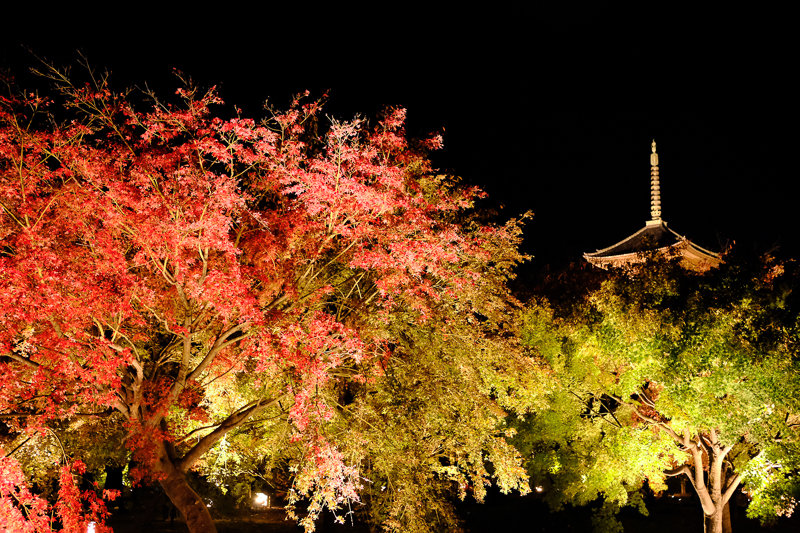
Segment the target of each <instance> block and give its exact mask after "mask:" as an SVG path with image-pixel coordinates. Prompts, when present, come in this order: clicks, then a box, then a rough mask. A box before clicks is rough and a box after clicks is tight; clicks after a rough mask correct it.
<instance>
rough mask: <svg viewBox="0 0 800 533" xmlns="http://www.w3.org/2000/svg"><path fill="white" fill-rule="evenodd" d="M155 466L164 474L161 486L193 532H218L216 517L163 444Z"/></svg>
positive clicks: (160, 481)
mask: <svg viewBox="0 0 800 533" xmlns="http://www.w3.org/2000/svg"><path fill="white" fill-rule="evenodd" d="M155 468H156V471H157V472H158V473H160V474H161V475H162V476H163V478H162V479H160V480H159V483H160V484H161V487H162V488H163V489H164V492H165V493H166V494H167V496H168V497H169V499H170V501H172V503H173V505H175V507H176V508H177V509H178V511H180V513H181V515H182V516H183V519H184V520H185V521H186V527H188V528H189V531H190V532H191V533H217V527H216V526H215V525H214V519H213V518H211V513H209V512H208V508H207V507H206V504H205V503H204V502H203V500H202V498H200V496H198V495H197V493H196V492H195V491H194V490H192V487H190V486H189V483H188V482H187V481H186V474H184V473H183V472H181V471H180V470H179V469H177V468H176V467H175V465H174V464H173V462H172V459H171V458H170V457H169V454H168V453H167V449H166V447H165V446H164V445H163V444H161V445H160V446H159V449H158V460H157V461H156V465H155Z"/></svg>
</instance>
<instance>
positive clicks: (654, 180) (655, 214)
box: [650, 139, 661, 222]
mask: <svg viewBox="0 0 800 533" xmlns="http://www.w3.org/2000/svg"><path fill="white" fill-rule="evenodd" d="M651 148H652V150H653V153H651V154H650V220H651V222H661V185H660V183H659V180H658V154H657V153H656V140H655V139H653V144H652V145H651Z"/></svg>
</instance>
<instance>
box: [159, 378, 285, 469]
mask: <svg viewBox="0 0 800 533" xmlns="http://www.w3.org/2000/svg"><path fill="white" fill-rule="evenodd" d="M284 396H286V394H282V395H280V396H278V397H276V398H273V399H271V400H257V401H255V402H250V403H249V404H247V405H245V406H244V407H242V408H240V409H238V410H237V411H235V412H233V413H231V414H230V415H229V416H228V418H226V419H225V420H223V421H222V422H221V423H220V424H219V426H218V427H217V429H215V430H214V431H212V432H211V433H209V434H208V435H205V436H204V437H201V438H200V440H199V441H198V442H197V444H195V445H194V446H193V447H192V448H191V449H190V450H189V451H188V452H186V454H185V455H184V456H183V458H182V459H180V460H178V461H176V464H175V466H176V468H177V469H178V470H180V471H181V472H187V471H188V470H189V468H191V467H192V465H194V463H196V462H197V460H198V459H200V458H201V457H202V456H203V455H204V454H205V453H206V452H207V451H208V450H210V449H211V448H212V447H213V446H214V445H215V444H216V443H217V442H218V441H219V440H220V439H222V437H224V436H225V435H226V434H227V433H228V432H230V431H231V430H233V429H236V428H237V427H239V426H241V425H242V424H243V423H244V422H245V421H246V420H247V419H249V418H250V417H252V416H254V415H255V414H257V413H259V412H260V411H263V410H265V409H267V408H268V407H271V406H273V405H276V404H277V403H278V402H279V400H281V399H282V398H283V397H284Z"/></svg>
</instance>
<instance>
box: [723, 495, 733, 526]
mask: <svg viewBox="0 0 800 533" xmlns="http://www.w3.org/2000/svg"><path fill="white" fill-rule="evenodd" d="M722 533H733V527H732V526H731V502H730V501H727V502H725V507H723V509H722Z"/></svg>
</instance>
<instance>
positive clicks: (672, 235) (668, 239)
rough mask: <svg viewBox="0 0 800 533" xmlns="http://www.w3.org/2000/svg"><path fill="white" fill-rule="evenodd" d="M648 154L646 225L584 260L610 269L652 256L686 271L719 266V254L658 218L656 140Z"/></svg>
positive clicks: (704, 269)
mask: <svg viewBox="0 0 800 533" xmlns="http://www.w3.org/2000/svg"><path fill="white" fill-rule="evenodd" d="M652 149H653V153H652V154H650V220H648V221H647V222H645V226H644V227H643V228H642V229H640V230H639V231H637V232H636V233H634V234H633V235H631V236H629V237H626V238H625V239H623V240H621V241H619V242H618V243H617V244H614V245H612V246H609V247H608V248H603V249H602V250H597V251H596V252H593V253H585V254H583V257H584V259H586V260H587V261H588V262H589V263H591V264H592V265H594V266H596V267H600V268H609V267H621V266H629V265H634V264H637V263H642V262H644V261H646V260H647V258H648V257H650V256H652V255H656V254H658V255H664V256H666V257H675V258H678V259H679V261H680V264H681V265H682V266H683V267H684V268H687V269H690V270H696V271H701V272H703V271H706V270H708V269H710V268H715V267H717V266H719V264H720V262H721V259H720V257H719V254H716V253H714V252H711V251H709V250H706V249H705V248H701V247H700V246H698V245H696V244H695V243H693V242H692V241H690V240H689V239H687V238H686V237H684V236H683V235H680V234H678V233H676V232H675V231H673V230H672V229H670V228H669V227H668V226H667V223H666V222H665V221H664V220H663V219H662V218H661V186H660V183H659V176H658V154H657V153H656V141H655V140H654V141H653V144H652Z"/></svg>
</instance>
